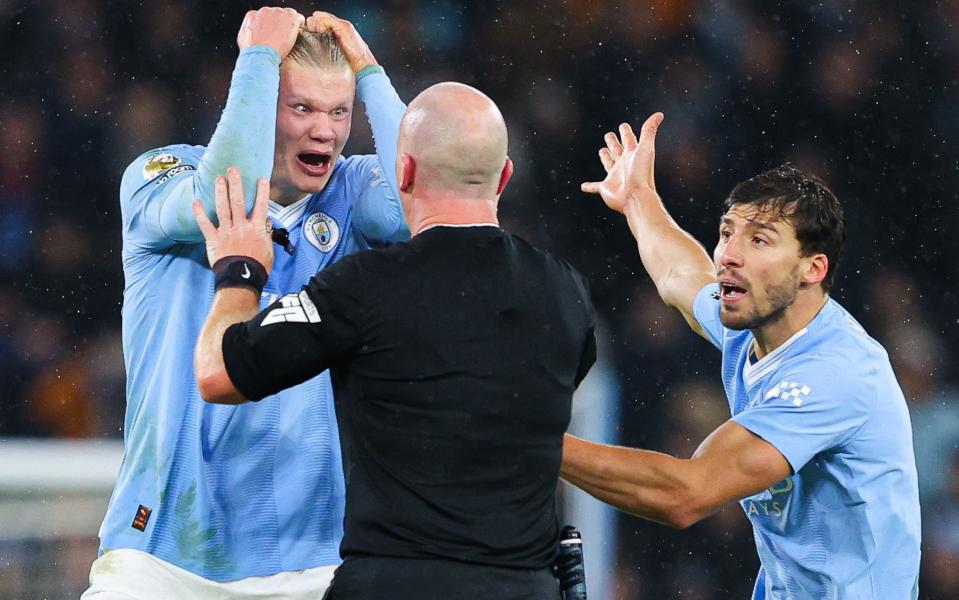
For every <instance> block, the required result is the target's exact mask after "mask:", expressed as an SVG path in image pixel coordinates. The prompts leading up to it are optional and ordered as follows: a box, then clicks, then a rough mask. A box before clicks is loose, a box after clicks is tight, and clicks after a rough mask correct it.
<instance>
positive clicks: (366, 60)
mask: <svg viewBox="0 0 959 600" xmlns="http://www.w3.org/2000/svg"><path fill="white" fill-rule="evenodd" d="M306 30H307V31H312V32H314V33H323V32H324V31H330V32H332V33H333V35H334V36H335V37H336V41H337V42H338V43H339V44H340V48H342V49H343V56H345V57H346V61H347V62H348V63H350V68H351V69H353V73H354V74H357V73H359V72H360V71H362V70H363V69H365V68H366V67H368V66H370V65H375V64H378V63H377V62H376V57H374V56H373V52H372V51H370V47H369V46H367V45H366V42H364V41H363V38H362V37H360V33H359V32H358V31H357V30H356V27H353V24H352V23H350V22H349V21H347V20H346V19H341V18H339V17H337V16H335V15H331V14H330V13H328V12H323V11H319V10H318V11H316V12H314V13H313V14H312V15H310V16H309V17H307V19H306Z"/></svg>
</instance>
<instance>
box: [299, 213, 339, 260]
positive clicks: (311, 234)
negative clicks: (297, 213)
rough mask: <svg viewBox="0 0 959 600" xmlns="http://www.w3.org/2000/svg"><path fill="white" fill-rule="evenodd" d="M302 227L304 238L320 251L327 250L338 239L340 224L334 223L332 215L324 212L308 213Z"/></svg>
mask: <svg viewBox="0 0 959 600" xmlns="http://www.w3.org/2000/svg"><path fill="white" fill-rule="evenodd" d="M303 229H304V230H305V233H306V239H307V240H309V241H310V243H311V244H313V245H314V246H316V247H317V248H319V249H320V251H321V252H329V251H330V250H332V249H333V248H335V247H336V243H337V242H339V241H340V226H339V225H337V224H336V221H334V220H333V217H331V216H329V215H326V214H324V213H314V214H312V215H310V218H308V219H307V220H306V223H305V224H304V225H303Z"/></svg>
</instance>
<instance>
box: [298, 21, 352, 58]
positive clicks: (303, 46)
mask: <svg viewBox="0 0 959 600" xmlns="http://www.w3.org/2000/svg"><path fill="white" fill-rule="evenodd" d="M286 58H287V60H288V61H290V62H295V63H297V64H299V65H303V66H311V67H339V66H344V67H349V66H350V65H349V63H348V62H347V60H346V57H345V56H344V55H343V50H342V48H340V44H339V42H337V41H336V36H334V35H333V32H332V31H324V32H321V33H315V32H312V31H306V30H302V31H300V33H299V35H297V36H296V42H295V43H294V44H293V49H292V50H290V53H289V54H288V55H287V57H286Z"/></svg>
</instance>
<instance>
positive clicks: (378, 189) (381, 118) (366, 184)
mask: <svg viewBox="0 0 959 600" xmlns="http://www.w3.org/2000/svg"><path fill="white" fill-rule="evenodd" d="M356 95H357V97H358V98H359V99H360V100H362V101H363V104H364V105H365V107H366V117H367V119H369V122H370V127H371V129H372V130H373V141H374V143H375V144H376V160H362V161H360V163H359V164H360V166H361V168H360V171H359V173H358V177H359V180H358V181H355V182H354V185H355V186H356V187H357V189H358V190H359V195H358V196H357V198H356V204H355V206H354V213H353V227H354V229H355V231H356V232H357V233H358V234H359V235H360V237H362V238H363V239H364V240H366V241H367V242H369V243H371V244H373V245H378V244H380V243H382V242H390V241H399V240H403V239H407V238H408V237H409V230H408V229H407V226H406V222H405V220H404V219H403V207H402V205H401V204H400V199H399V189H398V186H397V183H396V141H397V138H398V137H399V131H400V120H401V119H402V118H403V112H404V111H405V110H406V105H405V104H403V101H402V100H400V97H399V96H398V95H397V94H396V90H394V89H393V85H392V84H391V83H390V78H389V77H387V76H386V73H384V72H383V69H382V68H379V67H376V66H374V67H368V68H367V69H365V70H364V71H362V72H360V74H359V76H358V78H357V82H356ZM364 158H365V157H364ZM370 158H371V159H372V158H373V157H370Z"/></svg>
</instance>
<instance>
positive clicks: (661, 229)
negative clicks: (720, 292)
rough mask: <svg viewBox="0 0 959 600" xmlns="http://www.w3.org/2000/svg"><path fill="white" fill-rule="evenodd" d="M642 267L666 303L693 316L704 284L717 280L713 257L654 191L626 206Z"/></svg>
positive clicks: (636, 197)
mask: <svg viewBox="0 0 959 600" xmlns="http://www.w3.org/2000/svg"><path fill="white" fill-rule="evenodd" d="M625 214H626V221H627V223H628V224H629V229H630V231H631V232H632V233H633V237H634V238H636V244H637V246H638V248H639V256H640V258H641V259H642V261H643V267H644V268H645V269H646V272H647V273H649V276H650V278H651V279H652V280H653V282H654V283H655V284H656V289H657V290H658V291H659V295H660V296H661V297H662V299H663V301H664V302H666V304H668V305H670V306H672V307H674V308H677V309H679V310H680V311H681V312H683V314H686V315H692V312H693V301H694V300H695V298H696V294H697V293H698V292H699V290H701V289H702V286H704V285H706V284H707V283H709V282H711V281H715V270H714V268H713V263H712V260H711V259H710V258H709V255H708V254H707V253H706V250H705V249H704V248H703V246H702V245H701V244H700V243H699V242H698V241H696V239H695V238H693V236H691V235H689V234H688V233H687V232H686V231H684V230H683V229H682V228H680V227H679V225H677V224H676V221H674V220H673V218H672V217H671V216H670V215H669V213H667V212H666V209H665V208H664V207H663V202H662V200H661V199H660V198H659V196H658V195H656V194H655V193H647V194H641V195H635V196H633V197H631V198H630V199H629V201H628V202H627V203H626V207H625Z"/></svg>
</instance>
